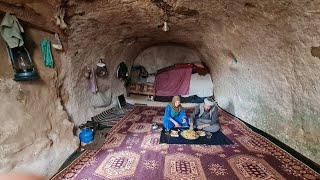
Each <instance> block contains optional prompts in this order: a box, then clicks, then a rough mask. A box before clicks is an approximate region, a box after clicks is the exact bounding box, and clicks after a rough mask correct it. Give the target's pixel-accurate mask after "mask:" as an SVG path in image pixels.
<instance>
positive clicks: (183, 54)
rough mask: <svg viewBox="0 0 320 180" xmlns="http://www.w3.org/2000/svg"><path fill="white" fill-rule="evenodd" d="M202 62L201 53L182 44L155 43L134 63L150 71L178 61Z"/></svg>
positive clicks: (154, 71) (155, 70) (140, 54)
mask: <svg viewBox="0 0 320 180" xmlns="http://www.w3.org/2000/svg"><path fill="white" fill-rule="evenodd" d="M195 62H198V63H199V62H201V61H200V56H199V54H198V53H197V52H196V51H194V50H193V49H190V48H188V47H183V46H181V45H174V44H171V45H165V44H163V45H155V46H152V47H149V48H147V49H145V50H143V51H142V52H141V53H139V55H138V56H137V58H136V59H135V60H134V65H143V66H144V67H145V68H146V70H147V71H148V72H149V73H156V72H157V70H159V69H161V68H165V67H168V66H171V65H174V64H177V63H195Z"/></svg>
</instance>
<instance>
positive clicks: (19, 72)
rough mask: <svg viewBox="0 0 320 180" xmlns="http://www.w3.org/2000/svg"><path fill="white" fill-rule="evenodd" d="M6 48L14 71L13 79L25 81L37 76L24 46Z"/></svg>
mask: <svg viewBox="0 0 320 180" xmlns="http://www.w3.org/2000/svg"><path fill="white" fill-rule="evenodd" d="M7 49H8V54H9V57H10V60H11V64H12V66H13V69H14V72H15V74H14V80H15V81H27V80H32V79H36V78H38V77H39V76H38V73H37V70H36V69H35V67H34V64H33V61H32V59H31V57H30V55H29V52H28V50H27V49H26V48H25V47H24V46H20V47H16V48H9V47H8V48H7Z"/></svg>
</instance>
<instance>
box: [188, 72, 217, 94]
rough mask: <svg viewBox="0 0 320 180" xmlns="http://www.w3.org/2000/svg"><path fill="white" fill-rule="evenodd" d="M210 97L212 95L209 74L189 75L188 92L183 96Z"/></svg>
mask: <svg viewBox="0 0 320 180" xmlns="http://www.w3.org/2000/svg"><path fill="white" fill-rule="evenodd" d="M194 95H197V96H199V97H210V96H212V95H213V83H212V79H211V75H210V74H207V75H205V76H201V75H199V74H198V73H195V74H192V75H191V80H190V88H189V94H187V95H184V96H183V97H188V96H194Z"/></svg>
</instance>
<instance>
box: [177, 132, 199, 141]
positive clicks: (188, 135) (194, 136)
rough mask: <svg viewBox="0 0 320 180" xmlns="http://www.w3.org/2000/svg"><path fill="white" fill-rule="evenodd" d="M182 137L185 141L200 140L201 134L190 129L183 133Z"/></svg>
mask: <svg viewBox="0 0 320 180" xmlns="http://www.w3.org/2000/svg"><path fill="white" fill-rule="evenodd" d="M181 136H182V137H183V138H185V139H189V140H194V139H198V138H199V134H198V133H196V132H195V131H194V130H191V129H188V130H185V131H183V132H182V133H181Z"/></svg>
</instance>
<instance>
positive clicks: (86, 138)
mask: <svg viewBox="0 0 320 180" xmlns="http://www.w3.org/2000/svg"><path fill="white" fill-rule="evenodd" d="M79 138H80V142H81V144H88V143H90V142H91V141H93V131H92V130H91V129H89V128H84V129H81V131H80V134H79Z"/></svg>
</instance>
